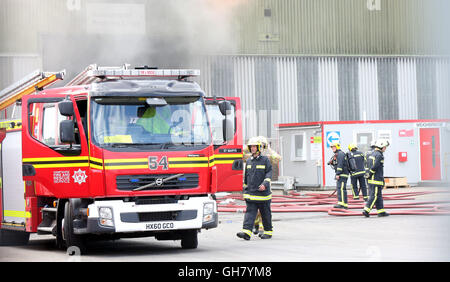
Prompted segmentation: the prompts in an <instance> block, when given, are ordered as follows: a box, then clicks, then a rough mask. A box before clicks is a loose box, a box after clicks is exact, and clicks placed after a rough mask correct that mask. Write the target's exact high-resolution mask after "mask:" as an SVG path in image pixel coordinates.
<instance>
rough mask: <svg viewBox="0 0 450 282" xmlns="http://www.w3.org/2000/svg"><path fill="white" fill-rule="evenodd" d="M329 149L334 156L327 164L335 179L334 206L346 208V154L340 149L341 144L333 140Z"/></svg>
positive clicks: (347, 173)
mask: <svg viewBox="0 0 450 282" xmlns="http://www.w3.org/2000/svg"><path fill="white" fill-rule="evenodd" d="M330 147H331V149H332V150H333V153H334V156H333V157H332V159H331V160H330V162H329V163H328V164H330V165H332V167H333V168H334V170H335V173H336V175H335V179H336V194H337V198H338V203H337V205H335V206H334V207H335V208H344V209H347V208H348V204H347V202H348V201H347V187H346V186H347V179H348V176H349V170H348V164H347V155H346V154H345V153H344V152H342V151H341V144H340V143H338V142H335V143H333V144H331V146H330Z"/></svg>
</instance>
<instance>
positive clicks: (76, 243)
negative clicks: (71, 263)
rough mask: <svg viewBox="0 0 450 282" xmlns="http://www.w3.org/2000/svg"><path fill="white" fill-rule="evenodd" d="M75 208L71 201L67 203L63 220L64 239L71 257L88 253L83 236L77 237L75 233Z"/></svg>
mask: <svg viewBox="0 0 450 282" xmlns="http://www.w3.org/2000/svg"><path fill="white" fill-rule="evenodd" d="M73 219H74V216H73V207H72V204H71V202H70V201H68V202H66V204H65V206H64V219H63V223H62V226H63V230H62V233H63V237H64V241H65V242H66V248H67V250H68V254H69V255H74V254H83V253H84V252H85V251H86V247H85V243H84V240H83V236H81V235H77V234H75V233H74V232H73Z"/></svg>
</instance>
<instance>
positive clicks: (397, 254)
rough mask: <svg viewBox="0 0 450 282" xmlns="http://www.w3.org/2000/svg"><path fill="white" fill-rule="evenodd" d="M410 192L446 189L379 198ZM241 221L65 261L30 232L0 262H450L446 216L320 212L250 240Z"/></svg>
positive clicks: (93, 249)
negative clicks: (190, 243)
mask: <svg viewBox="0 0 450 282" xmlns="http://www.w3.org/2000/svg"><path fill="white" fill-rule="evenodd" d="M411 191H414V192H415V191H440V192H445V193H435V194H427V195H421V196H415V197H414V198H415V199H414V201H435V200H449V199H450V194H449V193H448V192H450V189H449V188H436V187H413V188H399V189H385V190H384V194H385V195H388V194H390V193H399V192H411ZM303 192H305V191H302V193H303ZM305 193H306V192H305ZM315 193H316V192H315ZM322 193H327V194H330V191H326V192H322ZM399 202H400V201H399ZM403 202H404V201H403ZM409 202H411V201H409ZM358 211H359V210H358ZM387 211H388V212H389V209H387ZM243 217H244V214H242V213H220V216H219V220H220V224H219V227H218V228H215V229H211V230H202V232H201V233H200V234H199V246H198V248H197V249H194V250H183V249H181V248H180V242H179V241H157V240H155V239H154V238H136V239H120V240H116V241H101V242H96V243H95V244H92V245H91V246H90V247H89V252H88V253H87V254H86V255H83V256H77V255H75V256H68V255H67V254H66V252H65V251H64V250H59V249H56V247H55V245H54V238H53V237H52V236H38V235H35V234H33V235H32V236H31V239H30V242H29V244H28V245H26V246H19V247H0V261H50V262H60V261H83V262H84V261H86V262H88V261H107V262H108V261H114V262H115V261H122V262H123V261H145V262H152V261H158V262H161V261H162V262H177V261H181V262H208V261H210V262H279V261H281V262H284V261H289V262H303V261H308V262H310V261H313V262H322V261H329V262H342V261H344V262H348V261H351V262H354V261H355V262H372V261H376V262H379V261H380V262H385V261H388V262H391V261H401V262H408V261H419V262H422V261H426V262H428V261H433V262H434V261H450V235H449V234H450V215H391V216H389V217H382V218H379V217H377V216H371V217H370V218H365V217H363V216H362V215H361V216H345V217H344V216H332V215H328V214H327V213H325V212H297V213H274V214H273V226H274V229H273V230H274V232H273V234H274V235H273V238H272V239H270V240H261V239H259V238H258V237H256V236H254V237H252V238H251V240H250V241H244V240H242V239H240V238H238V237H236V233H237V232H238V231H240V229H241V228H242V221H243Z"/></svg>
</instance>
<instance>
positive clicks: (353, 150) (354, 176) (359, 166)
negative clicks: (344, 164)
mask: <svg viewBox="0 0 450 282" xmlns="http://www.w3.org/2000/svg"><path fill="white" fill-rule="evenodd" d="M347 158H348V164H349V168H350V179H351V188H352V194H353V199H354V200H359V189H358V181H359V187H360V189H361V193H362V194H363V199H364V201H367V199H368V197H367V186H366V179H365V178H364V174H365V172H366V170H365V167H364V163H365V160H364V154H363V153H362V152H360V151H358V147H356V144H354V143H351V144H349V145H348V153H347Z"/></svg>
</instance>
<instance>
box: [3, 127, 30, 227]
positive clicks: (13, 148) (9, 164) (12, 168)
mask: <svg viewBox="0 0 450 282" xmlns="http://www.w3.org/2000/svg"><path fill="white" fill-rule="evenodd" d="M18 122H20V121H15V122H14V123H16V124H17V123H18ZM16 128H19V129H16ZM7 131H8V133H6V135H5V138H4V139H3V141H2V142H1V144H0V154H1V155H0V170H1V171H0V188H1V189H0V191H1V197H2V199H1V203H2V205H1V206H2V218H1V220H2V224H3V225H5V226H8V227H12V228H14V227H25V220H26V218H27V214H26V212H25V198H24V192H25V183H24V181H23V180H22V166H21V163H22V148H21V147H20V144H21V133H20V126H15V127H14V128H10V129H9V130H7Z"/></svg>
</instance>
